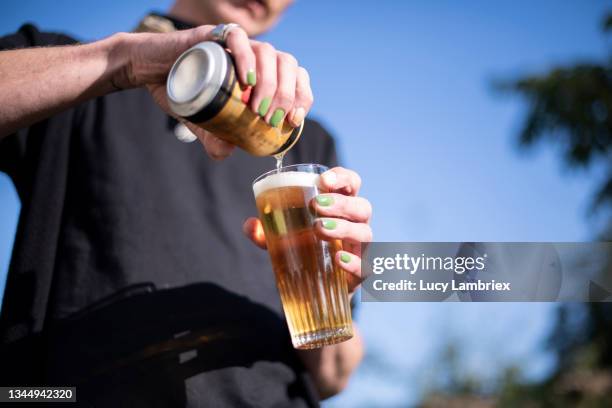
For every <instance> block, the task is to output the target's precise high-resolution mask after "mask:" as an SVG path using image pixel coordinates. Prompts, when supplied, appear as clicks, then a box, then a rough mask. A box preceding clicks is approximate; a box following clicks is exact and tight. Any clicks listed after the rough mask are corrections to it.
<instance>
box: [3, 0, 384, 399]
mask: <svg viewBox="0 0 612 408" xmlns="http://www.w3.org/2000/svg"><path fill="white" fill-rule="evenodd" d="M290 3H291V1H290V0H264V1H262V0H219V1H215V0H176V2H175V3H174V4H173V5H172V7H171V8H170V10H169V12H168V13H167V15H161V14H157V15H154V14H153V15H150V16H149V17H148V18H149V20H150V18H153V19H154V24H148V25H147V24H144V26H145V28H144V29H143V28H142V26H143V25H142V24H141V27H140V28H139V30H138V31H140V32H136V33H134V32H132V33H117V34H114V35H111V36H110V37H108V38H105V39H102V40H99V41H95V42H91V43H86V44H75V43H76V41H75V40H74V39H73V38H70V37H68V36H65V35H62V34H55V33H46V32H41V31H39V30H38V29H37V28H36V27H34V26H32V25H24V26H22V27H21V28H20V29H19V31H18V32H16V33H15V34H12V35H8V36H5V37H3V38H1V39H0V49H1V50H2V51H0V72H1V73H2V92H1V93H0V105H1V106H2V109H1V110H0V170H1V171H4V172H6V173H7V174H8V175H9V176H10V177H11V179H12V180H13V182H14V184H15V186H16V190H17V192H18V195H19V198H20V200H21V203H22V207H21V214H20V217H19V223H18V228H17V234H16V238H15V244H14V248H13V255H12V259H11V264H10V267H9V273H8V277H7V284H6V290H5V294H4V298H3V304H2V310H1V315H0V336H1V340H0V344H2V346H1V347H0V367H1V368H0V384H1V385H15V386H23V385H74V386H76V387H77V401H78V404H83V405H85V406H113V407H115V406H128V405H129V406H172V407H176V406H316V405H317V404H318V401H319V400H320V399H323V398H326V397H329V396H331V395H334V394H336V393H338V392H339V391H340V390H342V389H343V388H344V387H345V386H346V384H347V381H348V378H349V377H350V375H351V373H352V372H353V371H354V370H355V368H356V367H357V365H358V364H359V362H360V360H361V359H362V356H363V350H364V349H363V347H364V346H363V341H362V339H361V336H360V334H359V331H358V330H357V328H356V327H355V336H354V337H353V338H352V339H351V340H349V341H347V342H344V343H340V344H337V345H333V346H326V347H323V348H321V349H316V350H295V349H293V348H292V346H291V343H290V339H289V334H288V330H287V326H286V323H285V320H284V317H283V316H284V315H283V312H282V308H281V305H280V300H279V298H278V292H277V290H276V287H275V282H274V277H273V274H272V270H271V265H270V261H269V258H268V255H267V253H266V252H265V251H262V250H261V249H259V248H258V247H262V248H265V237H264V235H263V232H262V229H261V224H260V222H259V220H258V219H257V218H254V217H253V215H254V213H255V206H254V199H253V197H252V190H251V182H252V180H253V179H254V178H255V177H256V176H258V175H259V174H261V173H263V172H265V171H267V170H269V169H270V168H271V166H272V160H271V159H262V158H256V157H252V156H249V155H248V154H246V153H245V152H243V151H241V150H239V149H237V150H235V151H234V146H232V145H230V144H228V143H226V142H224V141H222V140H221V139H218V138H216V137H215V136H214V135H213V134H210V133H208V132H206V131H204V130H202V129H201V128H198V127H197V126H195V125H194V124H191V123H186V124H185V125H186V126H187V128H188V129H189V130H190V131H191V132H193V134H195V136H197V139H198V140H199V141H200V142H201V144H202V145H203V146H204V150H205V151H206V152H207V153H208V155H206V154H203V153H202V150H201V149H199V148H197V144H196V143H191V144H188V143H182V142H180V141H179V140H177V138H176V137H175V133H177V132H184V130H185V129H182V130H181V126H183V124H182V123H180V122H178V121H177V120H176V119H175V118H174V117H172V115H170V114H169V110H168V107H167V103H166V100H165V79H166V76H167V73H168V71H169V69H170V67H171V64H172V63H173V62H174V60H175V59H176V58H177V57H178V56H179V55H180V54H181V53H182V52H183V51H185V50H186V49H188V48H189V47H190V46H192V45H194V44H196V43H198V42H201V41H205V40H210V39H211V38H212V34H211V31H212V30H213V29H214V27H215V25H217V24H222V23H229V22H232V23H237V24H238V25H239V27H233V28H232V29H231V30H230V31H229V32H228V33H227V38H226V39H225V46H226V47H227V48H228V49H229V51H230V52H231V54H232V56H233V58H234V60H235V62H236V70H237V75H238V79H239V81H240V83H241V85H242V86H243V87H244V88H247V87H252V92H251V97H250V100H249V102H248V103H249V107H250V108H251V109H252V110H253V111H255V112H257V113H258V114H260V115H261V116H263V117H264V118H265V120H266V121H267V122H268V123H270V124H271V125H277V126H278V125H279V123H282V122H283V121H289V122H290V123H291V124H292V125H293V126H297V125H299V124H300V123H301V122H302V120H304V118H305V116H306V115H307V113H308V111H309V109H310V107H311V104H312V102H313V95H312V91H311V88H310V83H309V77H308V72H307V71H306V70H305V69H304V68H302V67H300V66H299V64H298V62H297V59H296V58H295V57H293V56H292V55H290V54H288V53H285V52H281V51H278V50H276V49H275V48H274V47H273V46H272V45H270V44H268V43H265V42H260V41H257V40H253V39H251V38H250V37H254V36H257V35H258V34H261V33H263V32H264V31H266V30H268V29H270V28H271V27H272V26H273V25H274V23H275V22H276V21H277V20H278V18H279V16H280V15H281V14H282V13H283V12H284V11H285V9H286V8H287V7H288V6H289V5H290ZM155 19H156V20H155ZM143 21H144V20H143ZM153 26H163V27H165V28H163V29H159V30H157V29H154V28H151V27H153ZM147 27H148V28H147ZM168 27H170V29H169V28H168ZM143 31H157V32H143ZM162 31H163V32H162ZM221 159H225V160H221ZM285 160H286V163H300V162H316V163H322V164H326V165H328V166H329V167H333V168H332V169H331V170H329V171H328V172H326V173H325V174H324V175H323V176H322V184H323V189H324V191H325V194H323V196H325V197H327V199H325V200H322V201H321V202H322V203H323V204H326V205H322V204H318V202H317V203H315V204H314V205H316V206H317V210H318V211H319V213H320V214H321V215H322V216H324V217H326V218H329V219H333V220H335V221H336V222H335V223H326V225H327V226H328V227H330V228H325V227H323V225H322V224H323V223H322V222H321V223H319V224H317V227H316V230H317V233H318V234H319V235H320V236H321V237H322V238H324V239H326V240H331V239H340V240H342V241H343V244H344V251H342V252H341V253H338V255H337V257H336V259H335V262H337V263H338V264H339V265H340V266H341V267H342V268H343V269H344V270H346V271H347V272H348V274H347V275H348V280H349V286H350V291H351V293H352V292H354V290H355V288H356V287H357V285H358V283H359V274H360V255H361V254H360V245H359V243H361V242H368V241H370V240H371V237H372V233H371V229H370V226H369V220H370V216H371V206H370V204H369V202H368V201H367V200H366V199H365V198H362V197H359V196H358V192H359V188H360V184H361V180H360V178H359V176H358V174H357V173H355V172H353V171H350V170H347V169H344V168H342V167H337V163H336V162H337V158H336V151H335V148H334V142H333V139H332V138H331V137H330V136H329V134H328V133H327V131H326V130H325V129H324V128H323V127H322V126H321V125H320V124H318V123H317V122H315V121H312V120H308V119H307V120H306V124H305V130H304V134H303V136H302V137H301V139H300V140H299V142H298V143H297V144H296V145H295V147H294V148H292V149H291V150H290V151H289V153H288V154H287V155H286V157H285ZM245 219H246V221H244V223H243V220H245ZM242 223H243V224H242ZM244 235H246V236H247V237H248V238H250V241H252V242H249V240H247V239H245V238H244ZM253 243H255V244H256V245H253ZM343 255H344V256H343Z"/></svg>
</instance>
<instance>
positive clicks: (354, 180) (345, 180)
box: [320, 167, 361, 196]
mask: <svg viewBox="0 0 612 408" xmlns="http://www.w3.org/2000/svg"><path fill="white" fill-rule="evenodd" d="M320 187H321V189H322V190H324V191H329V192H337V193H341V194H346V195H351V196H355V195H357V193H358V192H359V188H360V187H361V177H359V174H357V173H356V172H354V171H352V170H348V169H345V168H344V167H334V168H333V169H330V170H328V171H326V172H325V173H323V174H321V178H320Z"/></svg>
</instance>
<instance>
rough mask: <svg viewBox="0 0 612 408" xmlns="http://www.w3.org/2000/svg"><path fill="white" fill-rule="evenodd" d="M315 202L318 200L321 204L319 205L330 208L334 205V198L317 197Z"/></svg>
mask: <svg viewBox="0 0 612 408" xmlns="http://www.w3.org/2000/svg"><path fill="white" fill-rule="evenodd" d="M315 200H317V203H319V205H320V206H322V207H329V206H330V205H332V204H333V203H334V199H333V198H331V197H330V196H324V195H319V196H316V197H315Z"/></svg>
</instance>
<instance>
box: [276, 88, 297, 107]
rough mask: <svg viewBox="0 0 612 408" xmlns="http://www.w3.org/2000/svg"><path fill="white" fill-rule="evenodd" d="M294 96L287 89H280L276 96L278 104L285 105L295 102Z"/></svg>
mask: <svg viewBox="0 0 612 408" xmlns="http://www.w3.org/2000/svg"><path fill="white" fill-rule="evenodd" d="M293 98H294V95H293V94H292V93H291V92H290V91H288V90H286V89H279V90H278V91H277V92H276V95H275V97H274V99H275V102H276V104H277V105H279V106H285V107H289V106H291V105H292V104H293Z"/></svg>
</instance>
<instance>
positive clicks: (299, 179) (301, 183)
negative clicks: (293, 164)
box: [253, 171, 319, 197]
mask: <svg viewBox="0 0 612 408" xmlns="http://www.w3.org/2000/svg"><path fill="white" fill-rule="evenodd" d="M318 184H319V175H318V174H316V173H307V172H304V171H288V172H286V173H273V174H271V175H269V176H268V177H266V178H264V179H262V180H259V181H258V182H256V183H255V184H253V192H254V193H255V197H257V196H259V195H260V194H261V193H263V192H264V191H267V190H271V189H273V188H281V187H313V186H318Z"/></svg>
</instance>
